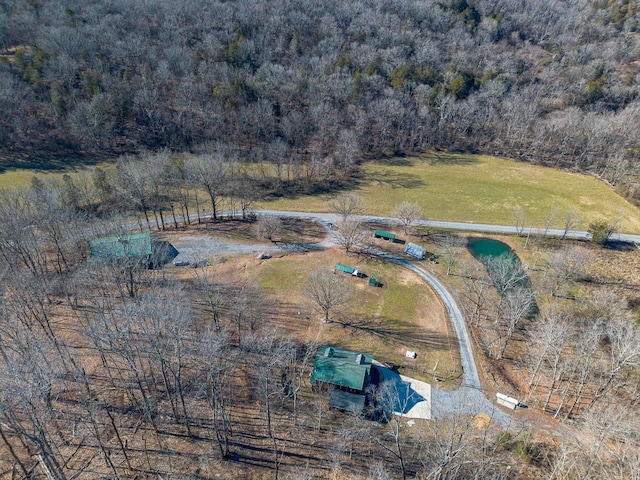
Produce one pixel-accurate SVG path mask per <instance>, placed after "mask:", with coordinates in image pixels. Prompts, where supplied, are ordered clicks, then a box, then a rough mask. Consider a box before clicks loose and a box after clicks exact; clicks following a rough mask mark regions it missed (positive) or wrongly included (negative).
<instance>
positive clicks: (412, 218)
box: [392, 200, 424, 235]
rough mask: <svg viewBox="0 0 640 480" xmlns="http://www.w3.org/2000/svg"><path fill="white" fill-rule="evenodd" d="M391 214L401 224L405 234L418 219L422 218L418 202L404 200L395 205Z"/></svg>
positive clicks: (422, 214)
mask: <svg viewBox="0 0 640 480" xmlns="http://www.w3.org/2000/svg"><path fill="white" fill-rule="evenodd" d="M392 215H393V216H394V217H395V218H397V219H398V220H399V221H400V223H401V224H402V228H403V229H404V233H405V235H408V234H409V230H410V229H411V227H412V226H413V224H414V223H416V222H417V221H418V220H424V213H423V212H422V209H421V208H420V205H418V202H413V203H412V202H407V201H406V200H405V201H403V202H400V203H399V204H398V205H396V207H395V209H394V210H393V213H392Z"/></svg>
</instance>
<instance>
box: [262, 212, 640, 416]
mask: <svg viewBox="0 0 640 480" xmlns="http://www.w3.org/2000/svg"><path fill="white" fill-rule="evenodd" d="M259 213H260V214H263V215H278V216H281V217H296V218H306V219H309V220H314V221H317V222H319V223H320V224H322V225H323V226H324V228H325V229H326V230H327V233H328V234H329V235H328V238H327V239H326V240H325V241H323V242H322V243H320V244H313V245H304V248H308V249H314V248H324V247H327V246H330V245H335V241H333V233H334V232H333V231H332V229H331V227H332V224H334V223H336V222H337V221H338V218H339V217H338V216H337V215H335V214H328V213H303V212H281V211H261V212H259ZM358 218H360V219H362V220H366V221H381V222H389V223H391V222H392V221H396V220H395V219H392V218H389V217H370V216H360V217H358ZM425 223H429V224H432V223H434V222H425ZM439 223H443V222H439ZM448 225H451V224H448ZM447 228H452V227H451V226H448V227H447ZM638 240H640V236H639V237H638ZM362 248H364V249H365V250H367V251H369V252H370V253H373V254H375V255H377V256H378V257H380V258H385V259H387V260H389V261H391V262H394V263H396V264H398V265H400V266H402V267H404V268H407V269H409V270H411V271H413V272H415V273H416V274H417V275H418V276H419V277H420V278H422V279H423V280H424V281H425V282H427V284H428V285H429V286H430V287H431V288H432V289H433V291H434V292H435V293H436V295H438V297H439V298H440V300H441V301H442V304H443V305H444V307H445V309H446V311H447V314H448V316H449V318H450V320H451V323H452V325H453V328H454V329H455V332H456V336H457V338H458V344H459V346H460V358H461V366H462V370H463V379H464V383H463V385H462V386H461V387H459V388H458V389H456V390H455V391H452V392H449V391H444V390H441V389H439V388H437V387H433V386H430V387H426V386H424V385H421V384H422V383H424V382H418V381H417V380H413V379H409V378H405V377H400V376H398V375H397V374H395V375H396V377H400V378H393V381H395V382H396V385H397V390H398V392H399V393H401V392H404V398H401V399H400V400H399V402H400V404H401V405H405V407H406V406H407V404H411V405H412V408H411V409H408V410H407V409H406V408H399V411H398V412H397V413H399V414H403V415H406V416H410V417H412V418H427V419H429V418H436V419H437V418H445V417H448V416H450V415H451V414H454V413H468V414H472V415H476V414H480V413H482V414H485V415H487V416H489V417H490V418H491V419H492V420H493V421H496V422H499V423H501V424H503V425H505V426H506V425H508V424H510V423H511V422H512V419H511V416H510V415H508V414H507V413H505V412H504V411H502V410H500V409H498V408H497V407H496V406H495V405H494V404H493V403H492V402H491V401H489V400H488V399H487V397H486V396H485V395H484V393H483V392H482V386H481V384H480V377H479V376H478V369H477V366H476V362H475V359H474V357H473V350H472V348H471V342H470V339H469V333H468V331H467V327H466V322H465V319H464V316H463V315H462V312H461V311H460V308H459V307H458V305H457V303H456V301H455V300H454V298H453V296H452V295H451V294H450V293H449V291H448V290H447V289H446V288H445V287H444V286H443V285H442V284H441V283H440V282H439V281H438V280H437V279H436V278H435V277H434V276H433V275H431V274H429V273H428V272H427V271H426V270H424V269H423V268H421V267H419V266H418V265H416V264H414V263H411V262H409V261H408V260H406V259H404V258H401V257H397V256H394V255H391V254H389V253H387V252H382V251H379V250H376V249H373V248H370V247H366V246H362ZM389 372H390V371H389ZM387 375H391V374H390V373H387ZM412 382H413V384H412ZM413 385H415V387H414V386H413ZM427 385H428V384H427ZM427 390H429V392H427ZM418 398H419V400H416V399H418ZM420 403H421V406H420V407H419V408H417V409H415V410H414V409H413V407H415V406H416V404H418V405H420ZM429 407H430V408H429ZM405 410H406V411H405ZM409 411H411V412H412V413H411V415H409ZM418 412H419V413H418Z"/></svg>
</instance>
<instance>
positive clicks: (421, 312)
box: [246, 249, 460, 383]
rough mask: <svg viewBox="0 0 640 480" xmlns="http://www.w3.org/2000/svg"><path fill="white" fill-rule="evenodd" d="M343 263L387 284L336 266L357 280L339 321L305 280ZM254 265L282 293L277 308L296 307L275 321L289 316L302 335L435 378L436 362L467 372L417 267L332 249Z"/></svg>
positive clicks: (253, 272)
mask: <svg viewBox="0 0 640 480" xmlns="http://www.w3.org/2000/svg"><path fill="white" fill-rule="evenodd" d="M336 263H343V264H346V265H350V266H353V267H357V268H358V269H359V270H360V271H363V272H365V273H366V274H367V275H368V276H374V277H376V278H378V279H380V281H382V282H383V283H384V285H383V287H382V288H376V287H372V286H370V285H369V283H368V278H355V277H351V276H349V275H346V274H341V273H338V274H336V275H341V277H342V278H343V279H344V281H345V282H347V283H348V284H349V285H350V286H351V292H350V293H349V295H348V301H347V302H346V303H345V304H344V305H341V306H340V307H336V308H335V310H334V311H332V312H331V318H332V319H334V320H335V321H334V322H331V323H328V324H327V323H324V320H323V313H322V312H321V311H319V310H318V309H317V307H316V306H315V304H314V303H313V301H312V300H311V299H310V298H309V297H308V295H306V294H305V292H304V289H303V284H304V279H305V278H306V277H307V276H308V275H309V273H310V272H311V271H313V270H315V269H322V270H326V271H332V270H333V268H334V265H335V264H336ZM246 268H247V270H248V272H247V273H248V274H249V276H250V277H251V278H252V279H254V281H255V282H256V283H257V284H258V285H259V286H260V287H261V288H262V289H263V290H264V291H265V292H266V293H267V294H268V295H269V296H270V297H271V298H273V299H274V301H275V302H276V303H275V304H274V310H275V311H279V313H284V312H290V315H287V316H283V317H280V315H279V314H276V315H275V316H270V320H271V322H273V323H275V324H276V325H277V324H279V323H280V322H282V324H280V325H279V326H280V327H281V328H282V329H284V330H287V331H289V333H290V334H291V335H293V336H295V337H297V338H299V339H300V340H304V341H309V340H313V339H317V340H318V341H319V342H320V343H322V344H331V345H335V346H339V347H342V348H348V349H351V350H357V351H361V352H366V353H371V354H373V355H374V356H375V358H376V359H378V360H380V361H383V362H391V363H393V364H395V365H398V366H399V368H400V372H401V373H403V374H405V375H408V376H410V377H415V378H419V379H423V380H427V381H432V380H433V377H431V374H433V369H434V367H436V366H437V372H436V373H437V375H439V376H440V377H441V378H455V377H456V376H457V375H459V374H460V360H459V351H458V344H457V340H456V338H455V334H454V333H453V331H452V330H451V327H450V326H449V321H448V319H447V316H446V313H445V311H444V308H443V307H442V305H441V303H440V301H439V300H438V298H437V297H436V296H435V294H434V293H433V292H432V290H431V289H430V288H429V287H428V286H427V285H426V284H425V283H424V282H423V281H422V280H421V279H420V278H419V277H418V276H417V275H415V274H414V273H412V272H410V271H408V270H406V269H404V268H402V267H399V266H397V265H395V264H392V263H389V262H386V261H382V260H379V259H377V258H372V257H366V256H358V255H345V254H344V252H341V251H339V250H337V249H329V250H326V251H320V252H313V253H308V254H305V255H284V256H282V257H274V258H272V259H270V260H267V261H264V262H256V261H251V262H249V263H248V264H247V266H246ZM292 317H293V318H292ZM407 350H414V351H416V352H418V358H417V359H415V360H408V359H407V358H406V357H405V353H406V351H407ZM445 383H446V382H445Z"/></svg>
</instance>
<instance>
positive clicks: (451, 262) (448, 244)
mask: <svg viewBox="0 0 640 480" xmlns="http://www.w3.org/2000/svg"><path fill="white" fill-rule="evenodd" d="M463 245H464V240H463V239H461V238H460V237H458V236H457V235H455V234H450V235H447V236H446V238H445V240H444V241H443V243H442V252H443V254H442V259H443V260H444V264H445V265H446V266H447V275H451V274H452V272H453V270H454V269H455V267H456V265H457V264H458V262H459V257H460V248H461V247H462V246H463Z"/></svg>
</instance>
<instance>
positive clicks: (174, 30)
mask: <svg viewBox="0 0 640 480" xmlns="http://www.w3.org/2000/svg"><path fill="white" fill-rule="evenodd" d="M639 15H640V11H639V9H638V7H637V5H636V2H635V1H632V0H624V1H619V0H597V1H596V0H570V1H558V0H536V1H525V0H442V1H434V0H421V1H418V0H367V1H361V0H339V1H334V0H327V1H315V0H270V1H258V0H242V1H221V0H219V1H216V0H202V1H190V2H170V1H160V0H158V1H138V0H134V1H131V0H126V1H125V0H110V1H103V0H89V1H84V0H83V1H78V0H56V1H50V0H30V1H21V0H3V1H1V2H0V59H1V60H2V61H0V111H2V112H3V115H2V116H1V118H0V148H1V155H2V158H4V159H5V164H8V163H12V162H13V163H21V162H27V163H31V164H38V165H42V164H46V163H47V162H50V161H51V160H52V159H54V158H58V159H64V158H70V157H72V156H73V157H75V158H78V157H80V158H91V157H95V156H97V155H100V156H113V155H116V154H121V153H132V152H139V151H141V150H145V149H146V150H157V149H160V148H170V149H172V150H179V151H183V150H193V149H196V148H198V147H202V146H206V145H208V144H210V143H212V142H220V141H224V142H225V143H227V144H230V145H232V146H233V148H234V149H237V150H241V153H242V155H241V157H242V158H243V159H246V160H259V161H265V160H266V161H269V162H273V163H275V164H278V165H280V164H282V163H287V164H288V165H289V167H290V168H291V167H292V168H293V169H294V170H295V171H296V172H300V171H301V170H302V169H303V166H304V168H306V169H311V171H312V172H314V173H317V175H319V176H326V175H327V173H331V174H333V175H340V174H341V173H344V172H345V170H348V169H349V168H350V167H351V165H352V164H353V163H354V162H356V161H357V160H359V159H360V158H363V157H365V156H366V155H367V154H381V153H400V152H412V151H413V152H415V151H421V150H426V149H434V148H435V149H452V150H460V151H472V152H490V153H499V154H502V155H506V156H510V157H515V158H522V159H527V160H531V161H536V162H544V163H549V164H555V165H561V166H563V167H567V168H573V169H580V170H584V171H589V172H593V173H595V174H597V175H599V176H601V177H603V178H605V179H606V180H608V181H609V182H611V183H613V184H620V183H622V184H623V185H624V186H629V187H633V185H634V183H635V181H636V170H637V166H636V162H635V160H634V156H635V154H636V151H637V149H638V146H639V145H640V136H639V134H638V128H637V125H638V120H639V118H640V113H639V103H638V102H639V100H638V91H639V90H638V89H639V87H638V81H637V78H638V62H637V61H636V60H637V52H638V47H639V45H638V36H637V33H636V30H637V29H638V21H639V18H640V16H639ZM298 174H299V173H298ZM634 191H635V189H631V190H630V192H631V193H633V192H634Z"/></svg>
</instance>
